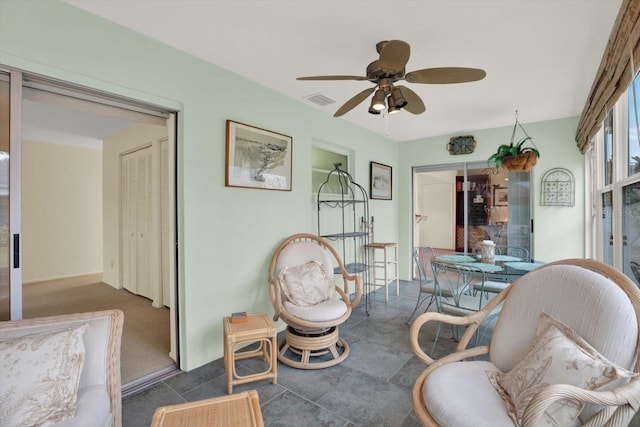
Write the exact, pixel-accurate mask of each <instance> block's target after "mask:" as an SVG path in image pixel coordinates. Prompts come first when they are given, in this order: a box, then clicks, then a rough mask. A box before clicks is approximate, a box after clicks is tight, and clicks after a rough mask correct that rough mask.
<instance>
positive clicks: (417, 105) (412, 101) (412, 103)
mask: <svg viewBox="0 0 640 427" xmlns="http://www.w3.org/2000/svg"><path fill="white" fill-rule="evenodd" d="M396 87H397V88H399V89H400V90H401V91H402V95H403V96H404V99H406V100H407V105H405V106H404V107H403V108H402V109H403V110H407V111H408V112H410V113H411V114H422V113H424V112H425V111H426V110H427V107H425V106H424V102H422V99H420V97H419V96H418V94H417V93H415V92H414V91H412V90H411V89H409V88H408V87H406V86H399V85H398V86H396Z"/></svg>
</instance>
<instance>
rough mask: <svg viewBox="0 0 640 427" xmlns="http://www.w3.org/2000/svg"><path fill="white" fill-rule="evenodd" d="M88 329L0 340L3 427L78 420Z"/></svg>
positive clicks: (0, 392) (68, 329) (0, 400)
mask: <svg viewBox="0 0 640 427" xmlns="http://www.w3.org/2000/svg"><path fill="white" fill-rule="evenodd" d="M87 328H89V325H87V324H85V325H80V326H76V327H71V328H67V329H62V330H55V331H47V332H40V333H34V334H32V335H24V336H20V337H15V338H10V337H4V338H0V418H2V425H3V426H6V427H13V426H48V425H51V424H55V423H59V422H61V421H64V420H67V419H69V418H73V417H74V416H75V412H76V407H77V396H78V384H79V383H80V373H81V372H82V365H83V363H84V342H83V339H82V336H83V334H84V332H85V330H87Z"/></svg>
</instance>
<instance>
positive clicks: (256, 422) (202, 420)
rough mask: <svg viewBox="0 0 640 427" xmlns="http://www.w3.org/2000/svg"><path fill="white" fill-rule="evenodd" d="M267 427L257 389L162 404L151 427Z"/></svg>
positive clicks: (154, 415)
mask: <svg viewBox="0 0 640 427" xmlns="http://www.w3.org/2000/svg"><path fill="white" fill-rule="evenodd" d="M200 426H216V427H222V426H229V427H235V426H247V427H249V426H251V427H254V426H255V427H264V420H263V419H262V411H261V410H260V400H259V399H258V393H257V392H256V391H255V390H249V391H243V392H242V393H238V394H233V395H231V396H221V397H214V398H211V399H205V400H196V401H195V402H187V403H180V404H177V405H167V406H160V407H159V408H157V409H156V411H155V413H154V414H153V420H151V427H200Z"/></svg>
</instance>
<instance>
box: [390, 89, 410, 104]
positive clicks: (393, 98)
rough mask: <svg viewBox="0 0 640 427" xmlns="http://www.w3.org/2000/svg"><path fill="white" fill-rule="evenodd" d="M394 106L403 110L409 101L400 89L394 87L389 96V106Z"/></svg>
mask: <svg viewBox="0 0 640 427" xmlns="http://www.w3.org/2000/svg"><path fill="white" fill-rule="evenodd" d="M391 105H393V106H394V107H395V108H398V109H400V108H402V107H404V106H405V105H407V100H406V99H405V98H404V95H403V94H402V90H400V88H399V87H394V88H393V90H392V91H391V95H389V106H391Z"/></svg>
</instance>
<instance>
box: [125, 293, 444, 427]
mask: <svg viewBox="0 0 640 427" xmlns="http://www.w3.org/2000/svg"><path fill="white" fill-rule="evenodd" d="M389 291H390V292H389V293H390V297H389V303H388V304H385V303H384V294H383V291H382V290H378V291H377V292H374V293H372V294H371V298H370V301H371V304H370V309H369V315H368V316H367V315H366V311H365V304H364V298H363V299H362V301H361V303H360V305H359V306H358V308H356V309H355V310H354V312H353V314H352V315H351V317H350V318H349V320H347V322H345V323H344V324H343V325H341V326H340V336H341V337H343V338H344V339H345V340H346V341H347V342H348V343H349V344H350V346H351V353H350V355H349V357H348V358H347V359H346V360H345V361H344V362H342V363H341V364H339V365H336V366H333V367H330V368H326V369H319V370H300V369H294V368H290V367H288V366H286V365H283V364H281V363H279V364H278V384H277V385H274V384H272V383H271V380H265V381H257V382H252V383H248V384H243V385H240V386H235V387H234V392H239V391H244V390H249V389H255V390H257V391H258V395H259V397H260V404H261V407H262V415H263V418H264V422H265V425H266V426H269V427H275V426H349V427H355V426H363V427H364V426H366V427H370V426H385V427H386V426H389V427H391V426H402V427H409V426H418V425H419V423H418V422H417V420H416V419H415V417H414V415H413V410H412V409H411V387H412V385H413V382H414V380H415V378H416V377H417V376H418V374H419V373H420V372H421V371H422V370H423V369H424V368H425V365H424V364H423V363H422V362H421V361H420V360H419V359H417V358H416V357H415V356H414V355H413V352H412V351H411V348H410V346H409V326H408V325H407V324H405V321H406V320H407V318H408V317H409V315H410V314H411V312H412V311H413V308H414V306H415V302H416V298H417V296H418V285H417V283H413V282H408V281H400V296H399V297H396V296H395V287H390V289H389ZM392 295H393V296H392ZM434 335H435V329H426V328H425V330H424V331H423V333H422V334H421V343H423V346H424V347H425V348H427V349H428V348H430V344H431V343H432V341H433V337H434ZM427 346H428V347H427ZM454 347H455V343H454V342H453V340H452V339H451V334H450V333H449V332H448V331H445V332H443V334H442V336H441V337H440V339H439V341H438V346H437V348H436V351H435V352H434V356H437V357H439V355H440V354H445V353H448V352H450V351H451V350H452V349H453V348H454ZM262 363H263V362H262V361H261V360H260V359H245V360H242V361H239V362H237V369H238V373H239V374H241V375H242V374H246V373H250V372H258V371H261V370H263V369H262V365H261V364H262ZM226 391H227V386H226V374H225V370H224V362H223V360H222V359H218V360H215V361H213V362H211V363H209V364H207V365H204V366H202V367H200V368H197V369H194V370H193V371H191V372H182V373H180V374H178V375H176V376H174V377H171V378H169V379H166V380H164V381H162V382H160V383H157V384H155V385H154V386H152V387H150V388H148V389H145V390H143V391H141V392H139V393H136V394H134V395H131V396H128V397H126V398H124V399H123V402H122V403H123V405H122V406H123V415H122V418H123V426H124V427H148V426H149V424H150V423H151V418H152V417H153V412H154V411H155V409H156V408H157V407H158V406H163V405H171V404H176V403H183V402H186V401H193V400H198V399H205V398H210V397H215V396H222V395H225V394H226Z"/></svg>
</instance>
